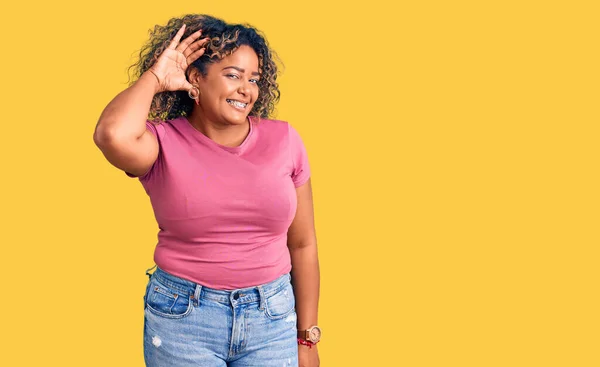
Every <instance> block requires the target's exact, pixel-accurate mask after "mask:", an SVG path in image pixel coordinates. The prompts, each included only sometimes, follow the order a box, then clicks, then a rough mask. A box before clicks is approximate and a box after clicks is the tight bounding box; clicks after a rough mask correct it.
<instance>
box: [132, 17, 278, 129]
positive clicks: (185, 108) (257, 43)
mask: <svg viewBox="0 0 600 367" xmlns="http://www.w3.org/2000/svg"><path fill="white" fill-rule="evenodd" d="M184 23H185V25H186V28H185V33H184V35H183V37H182V38H181V39H182V40H183V39H185V38H186V37H188V36H189V35H191V34H192V33H194V32H196V31H198V30H199V29H201V30H202V36H201V37H203V38H209V39H210V40H209V42H208V43H207V45H206V51H205V53H204V54H203V55H202V56H201V57H200V58H198V59H197V60H196V61H194V62H193V63H192V64H191V65H190V66H188V69H187V71H186V74H187V76H188V79H189V72H190V70H191V68H192V67H194V68H196V69H197V70H198V71H199V72H200V74H201V75H203V76H206V72H207V67H208V66H209V65H210V64H214V63H216V62H218V61H220V60H221V59H223V58H224V57H226V56H228V55H231V54H232V53H233V52H234V51H236V50H237V49H238V48H239V47H240V46H242V45H247V46H250V47H251V48H252V49H253V50H254V52H256V55H257V56H258V68H259V73H260V76H261V77H260V79H259V81H258V88H259V93H258V99H257V100H256V102H255V103H254V106H253V108H252V111H250V115H252V116H256V117H262V118H268V117H270V116H271V115H272V113H273V112H274V110H275V104H276V103H277V102H278V101H279V97H280V91H279V85H278V83H277V75H278V72H277V65H276V63H275V61H277V62H279V63H280V64H281V60H280V59H279V57H278V56H277V54H276V53H275V52H274V51H273V50H271V49H270V48H269V45H268V43H267V41H266V39H265V37H264V36H263V35H262V34H261V32H260V31H258V30H257V29H256V28H254V27H252V26H251V25H248V24H228V23H226V22H225V21H223V20H221V19H219V18H215V17H212V16H209V15H205V14H188V15H184V16H183V17H180V18H171V19H170V20H169V21H168V23H167V25H165V26H161V25H156V26H155V27H154V30H150V31H149V33H150V39H149V40H148V41H147V42H146V43H145V44H144V45H143V47H142V48H141V50H140V53H139V60H138V62H136V63H135V64H133V65H131V66H130V67H129V69H128V74H129V72H130V71H131V69H134V80H133V81H132V82H130V85H133V84H134V83H135V81H136V80H137V79H138V78H139V77H140V76H141V75H142V74H143V73H144V72H145V71H146V70H148V69H149V68H150V67H151V66H152V65H154V63H155V62H156V60H158V57H159V56H160V55H161V54H162V52H163V51H164V50H165V49H166V48H167V47H168V46H169V43H170V42H171V40H172V39H173V37H175V34H177V32H178V31H179V29H180V28H181V27H182V26H183V24H184ZM193 105H194V101H193V100H192V99H190V98H189V96H188V94H187V92H186V91H169V92H161V93H157V94H156V95H155V96H154V98H153V99H152V104H151V106H150V111H149V112H148V120H150V121H154V122H157V121H161V120H163V121H164V120H172V119H174V118H177V117H179V116H187V115H188V114H189V113H191V112H192V108H193Z"/></svg>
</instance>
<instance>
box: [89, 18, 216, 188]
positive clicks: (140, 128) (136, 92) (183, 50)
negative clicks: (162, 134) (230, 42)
mask: <svg viewBox="0 0 600 367" xmlns="http://www.w3.org/2000/svg"><path fill="white" fill-rule="evenodd" d="M184 33H185V25H183V26H182V27H181V29H180V30H179V31H178V32H177V34H176V35H175V36H174V37H173V40H171V42H170V44H169V46H168V47H167V48H166V49H165V50H164V51H163V53H162V54H161V55H160V57H159V58H158V59H157V60H156V62H155V63H154V65H152V66H151V67H150V69H149V71H146V72H144V73H143V74H142V76H141V77H140V78H139V79H138V80H137V81H136V82H135V83H134V84H133V85H132V86H131V87H129V88H127V89H125V90H124V91H123V92H121V93H119V94H118V95H117V96H116V97H115V98H114V99H113V100H112V101H111V102H110V103H109V104H108V105H107V106H106V108H105V109H104V111H102V114H101V115H100V119H99V120H98V124H97V125H96V129H95V130H94V142H95V143H96V145H97V146H98V148H100V150H101V151H102V153H103V154H104V156H105V157H106V159H107V160H108V161H109V162H110V163H111V164H112V165H114V166H115V167H117V168H120V169H122V170H124V171H127V172H130V173H132V174H134V175H136V176H140V175H142V174H144V173H145V172H147V171H148V170H149V169H150V167H152V164H153V163H154V162H155V161H156V158H157V157H158V150H159V146H158V140H157V138H156V137H155V136H154V134H152V132H150V131H148V130H147V129H146V119H147V116H148V112H149V111H150V106H151V104H152V99H153V98H154V95H155V94H156V93H158V92H162V91H177V90H188V89H190V87H192V85H191V84H190V83H189V82H188V81H187V78H186V75H185V70H186V69H187V67H188V65H190V64H191V63H193V62H194V61H195V60H197V59H198V58H199V57H200V56H202V54H203V53H204V48H202V47H203V46H204V45H205V44H206V42H207V41H208V39H206V38H205V39H202V40H197V39H198V38H199V37H200V35H201V32H200V31H197V32H194V33H193V34H191V35H189V36H188V37H187V38H186V39H185V40H184V41H182V42H181V43H179V40H181V37H182V36H183V34H184ZM196 40H197V41H196ZM194 41H195V42H194ZM153 74H154V75H153Z"/></svg>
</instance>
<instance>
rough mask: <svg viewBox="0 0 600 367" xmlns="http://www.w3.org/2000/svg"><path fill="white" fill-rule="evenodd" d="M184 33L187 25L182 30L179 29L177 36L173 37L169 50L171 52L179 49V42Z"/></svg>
mask: <svg viewBox="0 0 600 367" xmlns="http://www.w3.org/2000/svg"><path fill="white" fill-rule="evenodd" d="M184 32H185V24H184V25H182V26H181V28H179V32H177V34H176V35H175V37H173V39H172V40H171V43H170V44H169V48H170V49H171V50H174V49H175V47H177V44H178V43H179V40H180V39H181V37H182V36H183V33H184Z"/></svg>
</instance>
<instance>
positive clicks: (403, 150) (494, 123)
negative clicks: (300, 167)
mask: <svg viewBox="0 0 600 367" xmlns="http://www.w3.org/2000/svg"><path fill="white" fill-rule="evenodd" d="M595 4H596V2H592V1H589V2H583V1H544V2H542V1H536V2H532V1H495V2H483V1H464V0H458V1H410V2H399V3H398V2H391V1H390V2H383V1H378V0H374V1H368V2H357V3H354V4H352V3H351V2H347V3H346V2H341V1H337V2H336V1H334V2H326V1H305V2H294V3H291V2H284V1H253V2H250V1H246V2H241V1H227V2H224V1H212V2H208V1H188V2H185V1H137V0H134V1H113V0H107V1H103V2H91V3H86V2H75V1H73V2H70V3H69V2H66V1H55V2H31V1H29V2H13V3H12V4H5V5H2V11H1V13H2V16H1V17H2V22H0V27H1V30H2V40H3V42H2V56H1V58H0V59H1V61H0V62H1V63H2V64H1V68H0V73H1V74H0V80H1V82H2V95H3V97H2V99H1V100H2V115H3V118H2V122H1V133H0V153H1V159H2V161H1V162H2V166H3V167H2V180H0V185H1V190H0V192H1V195H2V198H1V201H0V203H1V204H0V206H1V208H2V209H1V215H2V218H1V219H2V220H1V223H2V237H1V239H0V242H1V243H2V246H1V251H2V252H1V254H2V256H1V259H2V266H1V267H0V276H1V280H0V284H1V291H0V294H1V296H0V297H1V302H0V305H1V306H0V307H1V310H0V311H1V312H0V314H1V315H2V316H1V317H2V320H1V324H0V329H1V330H2V332H1V333H0V338H1V344H0V345H1V346H2V347H1V350H2V352H1V353H0V365H2V366H50V365H52V366H54V365H56V366H143V354H142V327H143V304H142V296H143V291H144V286H145V283H146V280H147V277H146V276H145V275H144V270H145V269H146V268H148V267H150V266H152V265H153V263H152V254H153V250H154V245H155V243H156V232H157V230H158V228H157V226H156V223H155V221H154V217H153V213H152V208H151V206H150V202H149V199H148V197H147V196H146V194H145V193H144V191H143V188H142V186H141V185H140V183H139V182H138V181H137V180H134V179H130V178H127V177H126V176H125V175H124V174H123V173H122V172H121V171H119V170H117V169H116V168H114V167H112V166H111V165H110V164H109V163H108V162H107V161H106V160H105V159H104V157H103V156H102V154H101V152H100V151H99V150H98V149H97V148H96V147H95V145H94V144H93V141H92V133H93V130H94V126H95V124H96V122H97V119H98V117H99V115H100V113H101V111H102V110H103V108H104V107H105V106H106V104H107V103H108V102H109V101H110V100H111V99H112V98H113V97H114V96H115V95H116V94H117V93H118V92H120V91H121V90H123V89H124V88H126V86H127V85H126V82H127V75H126V68H127V66H128V65H130V64H131V63H133V62H134V61H135V55H136V52H137V51H138V50H139V48H140V47H141V45H142V44H143V42H144V41H145V40H146V38H147V35H148V30H149V29H150V28H152V27H153V26H154V25H155V24H162V23H164V22H166V21H167V20H168V19H169V18H171V17H174V16H180V15H182V14H185V13H207V14H212V15H215V16H219V17H222V18H224V19H225V20H227V21H230V22H248V23H250V24H253V25H254V26H256V27H258V28H259V29H261V30H262V31H264V33H265V34H266V36H267V38H268V40H269V42H270V44H271V46H272V47H273V48H274V49H275V50H276V51H277V52H278V53H279V55H280V57H281V59H282V60H283V62H284V64H285V69H284V70H283V73H282V75H281V78H280V81H281V90H282V98H281V102H280V104H279V105H278V112H277V115H276V117H277V118H279V119H282V120H287V121H290V123H292V124H293V125H294V126H295V127H296V128H297V129H298V131H299V132H300V134H301V136H302V137H303V139H304V142H305V145H306V147H307V149H308V152H309V158H310V162H311V166H312V173H313V175H312V180H313V189H314V198H315V219H316V226H317V236H318V241H319V250H320V262H321V274H322V286H321V307H320V320H319V321H320V324H321V326H322V328H323V341H322V343H321V344H320V345H319V350H320V355H321V361H322V364H321V365H322V366H324V367H338V366H342V367H344V366H410V367H421V366H441V367H443V366H461V367H466V366H474V367H475V366H477V367H480V366H544V367H547V366H577V367H584V366H586V367H587V366H590V367H591V366H598V365H600V353H599V352H600V350H599V349H600V334H599V332H598V330H600V320H599V316H598V310H599V306H600V304H599V300H598V290H599V289H598V288H599V280H600V274H599V271H598V268H599V267H598V262H599V254H600V251H599V250H598V245H599V244H600V235H599V232H598V229H599V228H598V227H599V226H598V224H599V219H600V209H599V204H600V197H599V194H598V189H599V183H600V182H599V174H598V163H599V158H600V154H599V153H600V152H599V149H598V138H599V134H598V133H599V132H600V129H599V127H598V123H599V122H600V118H599V117H600V114H599V112H598V101H599V97H600V95H599V85H600V84H599V82H600V80H599V79H600V78H599V73H598V67H599V65H600V62H599V61H600V60H599V54H598V35H600V29H599V25H598V24H599V23H598V16H599V15H600V14H599V11H598V10H599V9H598V7H597V5H595Z"/></svg>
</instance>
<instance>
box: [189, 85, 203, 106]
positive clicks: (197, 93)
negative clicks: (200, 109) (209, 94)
mask: <svg viewBox="0 0 600 367" xmlns="http://www.w3.org/2000/svg"><path fill="white" fill-rule="evenodd" d="M188 96H189V97H190V98H191V99H194V100H196V103H198V97H200V89H198V87H196V86H195V85H194V86H192V87H191V88H190V90H188Z"/></svg>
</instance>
